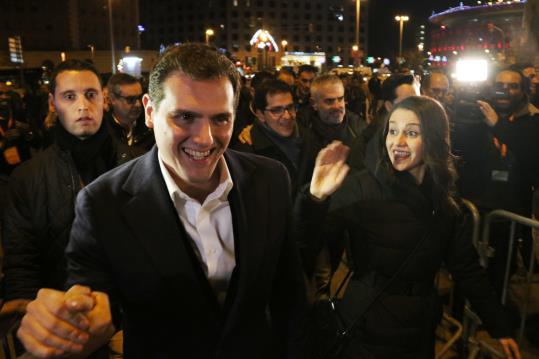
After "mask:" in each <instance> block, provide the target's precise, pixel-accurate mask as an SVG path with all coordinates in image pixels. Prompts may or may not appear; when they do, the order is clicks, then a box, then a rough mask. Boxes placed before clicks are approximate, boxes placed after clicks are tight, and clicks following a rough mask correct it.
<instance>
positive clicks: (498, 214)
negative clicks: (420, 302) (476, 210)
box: [480, 209, 539, 344]
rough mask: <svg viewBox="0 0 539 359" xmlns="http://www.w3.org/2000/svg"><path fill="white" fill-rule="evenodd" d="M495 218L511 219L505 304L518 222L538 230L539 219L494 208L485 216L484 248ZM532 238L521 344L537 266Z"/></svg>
mask: <svg viewBox="0 0 539 359" xmlns="http://www.w3.org/2000/svg"><path fill="white" fill-rule="evenodd" d="M495 218H503V219H506V220H509V221H511V230H510V235H509V249H508V251H507V260H506V263H505V273H504V281H503V291H502V304H503V305H505V303H506V301H507V291H508V287H509V279H510V278H509V275H510V271H511V259H512V257H513V247H514V243H515V229H516V224H517V223H518V224H520V225H522V226H526V227H530V228H531V229H535V230H537V229H539V221H536V220H534V219H531V218H527V217H524V216H521V215H518V214H515V213H512V212H509V211H505V210H502V209H497V210H494V211H492V212H490V213H488V214H487V215H486V216H485V223H484V225H483V240H482V243H480V245H481V246H482V247H483V248H489V236H490V224H491V222H492V221H493V220H494V219H495ZM531 238H532V246H531V253H530V261H529V264H528V268H527V272H526V287H525V296H524V303H523V306H522V309H521V313H520V314H521V319H520V328H519V332H518V337H517V341H518V343H519V344H520V343H521V341H522V337H523V336H524V328H525V326H526V312H527V310H528V305H529V298H530V289H531V283H532V279H533V272H534V266H535V247H536V239H535V236H532V237H531Z"/></svg>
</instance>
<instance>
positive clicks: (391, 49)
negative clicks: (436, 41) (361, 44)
mask: <svg viewBox="0 0 539 359" xmlns="http://www.w3.org/2000/svg"><path fill="white" fill-rule="evenodd" d="M363 1H368V2H369V7H370V8H369V32H370V33H369V55H373V56H384V57H387V56H391V57H392V56H395V55H396V53H397V51H398V46H399V25H398V23H397V22H396V21H395V15H397V14H402V15H408V16H410V21H408V22H407V23H405V25H404V41H403V51H406V49H408V48H414V47H415V46H417V44H416V41H415V38H414V37H415V29H416V28H417V26H419V25H420V24H422V23H424V24H427V23H428V20H427V19H428V17H429V16H430V15H432V12H433V11H435V12H436V13H439V12H441V11H444V10H447V9H449V8H450V7H456V6H459V4H460V1H458V0H363ZM363 1H362V3H363ZM462 2H463V3H464V5H470V4H474V3H475V4H477V1H465V0H464V1H462Z"/></svg>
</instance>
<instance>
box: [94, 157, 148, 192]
mask: <svg viewBox="0 0 539 359" xmlns="http://www.w3.org/2000/svg"><path fill="white" fill-rule="evenodd" d="M147 156H150V153H146V154H145V155H143V156H140V157H137V158H135V159H132V160H130V161H128V162H126V163H124V164H121V165H119V166H117V167H115V168H113V169H111V170H110V171H107V172H105V173H104V174H102V175H101V176H99V177H98V178H96V179H95V180H94V181H92V182H91V183H90V184H88V185H87V186H86V187H85V190H86V191H87V192H91V193H100V192H111V193H113V192H115V191H117V190H118V189H119V188H121V187H122V186H123V184H124V183H125V182H126V180H127V179H128V177H129V176H130V175H131V173H132V172H133V170H134V168H135V167H136V166H137V165H138V164H139V163H141V162H142V161H144V160H145V159H146V157H147Z"/></svg>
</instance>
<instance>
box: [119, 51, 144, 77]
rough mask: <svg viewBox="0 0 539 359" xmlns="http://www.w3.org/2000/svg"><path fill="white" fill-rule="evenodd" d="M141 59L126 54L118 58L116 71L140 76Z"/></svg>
mask: <svg viewBox="0 0 539 359" xmlns="http://www.w3.org/2000/svg"><path fill="white" fill-rule="evenodd" d="M141 63H142V59H141V58H140V57H136V56H126V57H124V58H122V59H120V62H119V63H118V71H120V72H122V73H126V74H129V75H131V76H134V77H137V78H140V76H141Z"/></svg>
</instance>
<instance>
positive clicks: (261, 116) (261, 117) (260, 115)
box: [252, 109, 266, 123]
mask: <svg viewBox="0 0 539 359" xmlns="http://www.w3.org/2000/svg"><path fill="white" fill-rule="evenodd" d="M252 111H253V113H254V115H255V116H256V118H257V119H258V121H260V122H262V123H264V122H266V119H265V118H264V113H263V112H262V111H260V110H254V109H253V110H252Z"/></svg>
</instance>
